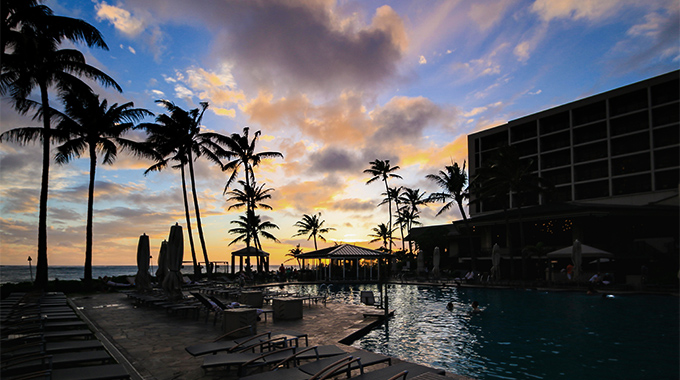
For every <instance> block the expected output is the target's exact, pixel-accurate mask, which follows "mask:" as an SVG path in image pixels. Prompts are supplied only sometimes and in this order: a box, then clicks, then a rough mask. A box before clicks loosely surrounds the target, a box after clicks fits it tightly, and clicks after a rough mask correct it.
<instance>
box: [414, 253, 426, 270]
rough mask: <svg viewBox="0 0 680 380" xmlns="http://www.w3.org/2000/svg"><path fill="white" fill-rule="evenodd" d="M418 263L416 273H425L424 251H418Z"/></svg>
mask: <svg viewBox="0 0 680 380" xmlns="http://www.w3.org/2000/svg"><path fill="white" fill-rule="evenodd" d="M416 261H417V262H418V266H417V267H416V273H420V272H423V271H424V270H425V254H424V253H423V250H422V249H420V250H418V257H417V258H416Z"/></svg>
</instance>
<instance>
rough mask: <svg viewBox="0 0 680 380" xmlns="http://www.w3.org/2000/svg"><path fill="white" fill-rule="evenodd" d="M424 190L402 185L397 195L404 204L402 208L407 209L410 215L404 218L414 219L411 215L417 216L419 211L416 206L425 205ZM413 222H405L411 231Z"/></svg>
mask: <svg viewBox="0 0 680 380" xmlns="http://www.w3.org/2000/svg"><path fill="white" fill-rule="evenodd" d="M425 194H426V192H422V193H421V192H420V189H411V188H409V187H404V188H403V189H402V191H401V195H400V196H399V202H401V204H403V205H404V208H405V209H406V210H408V212H406V213H407V214H409V215H411V218H405V219H406V220H409V219H411V220H414V219H415V218H413V216H417V215H418V214H419V213H420V211H419V210H418V206H425V205H426V204H427V202H428V199H427V197H426V196H425ZM412 227H413V223H409V224H407V226H406V228H407V230H408V231H409V233H411V228H412Z"/></svg>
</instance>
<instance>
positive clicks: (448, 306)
mask: <svg viewBox="0 0 680 380" xmlns="http://www.w3.org/2000/svg"><path fill="white" fill-rule="evenodd" d="M446 309H447V310H449V311H451V310H453V302H450V301H449V303H448V304H446Z"/></svg>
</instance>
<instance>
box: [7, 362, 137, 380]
mask: <svg viewBox="0 0 680 380" xmlns="http://www.w3.org/2000/svg"><path fill="white" fill-rule="evenodd" d="M45 378H48V379H51V380H118V379H129V378H130V374H128V372H127V370H125V367H123V366H122V365H120V364H105V365H92V366H83V367H74V368H64V369H53V370H45V371H38V372H33V373H29V374H25V375H20V376H18V377H12V378H9V379H7V380H24V379H45Z"/></svg>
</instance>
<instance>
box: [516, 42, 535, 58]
mask: <svg viewBox="0 0 680 380" xmlns="http://www.w3.org/2000/svg"><path fill="white" fill-rule="evenodd" d="M530 51H531V46H530V45H529V41H524V42H521V43H520V44H518V45H517V46H515V49H514V50H513V53H514V54H515V55H516V56H517V59H518V60H519V61H520V62H526V61H527V60H529V56H530Z"/></svg>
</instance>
